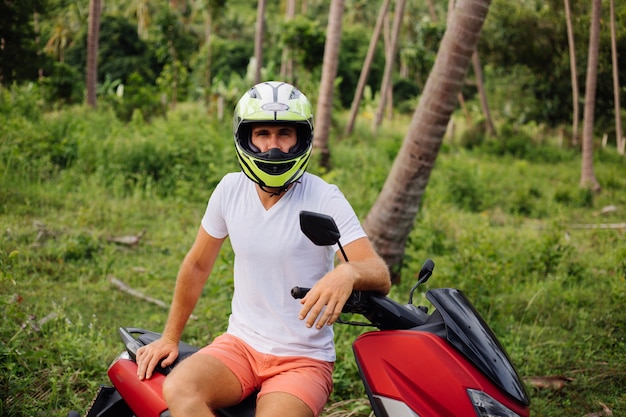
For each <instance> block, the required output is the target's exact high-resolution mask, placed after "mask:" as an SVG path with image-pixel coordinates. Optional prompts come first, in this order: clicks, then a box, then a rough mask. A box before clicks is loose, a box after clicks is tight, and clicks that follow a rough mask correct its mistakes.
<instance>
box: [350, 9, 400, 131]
mask: <svg viewBox="0 0 626 417" xmlns="http://www.w3.org/2000/svg"><path fill="white" fill-rule="evenodd" d="M389 3H391V0H383V3H382V5H381V6H380V10H379V12H378V19H377V20H376V26H375V27H374V33H372V38H371V39H370V45H369V48H368V49H367V55H366V56H365V62H363V68H362V69H361V75H360V76H359V82H358V84H357V86H356V91H355V92H354V99H353V100H352V106H351V107H350V118H349V119H348V124H347V126H346V135H351V134H352V131H353V130H354V122H355V121H356V115H357V113H358V112H359V105H360V104H361V99H362V98H363V90H364V89H365V83H367V77H368V76H369V72H370V68H371V67H372V62H373V61H374V53H375V52H376V44H377V43H378V39H379V38H380V31H381V30H382V27H383V22H384V20H385V18H386V17H387V10H388V9H389Z"/></svg>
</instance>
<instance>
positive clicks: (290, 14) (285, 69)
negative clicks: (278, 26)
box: [280, 0, 296, 83]
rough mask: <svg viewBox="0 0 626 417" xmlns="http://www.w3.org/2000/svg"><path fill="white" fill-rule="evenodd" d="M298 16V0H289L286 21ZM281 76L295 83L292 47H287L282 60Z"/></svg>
mask: <svg viewBox="0 0 626 417" xmlns="http://www.w3.org/2000/svg"><path fill="white" fill-rule="evenodd" d="M295 16H296V0H287V8H286V10H285V21H286V22H289V21H290V20H293V18H294V17H295ZM280 78H281V80H284V81H287V82H290V83H293V58H292V56H291V48H289V47H285V49H283V54H282V57H281V60H280Z"/></svg>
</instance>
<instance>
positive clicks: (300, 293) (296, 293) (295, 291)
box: [291, 287, 311, 300]
mask: <svg viewBox="0 0 626 417" xmlns="http://www.w3.org/2000/svg"><path fill="white" fill-rule="evenodd" d="M309 290H311V289H310V288H301V287H293V288H292V289H291V296H292V297H293V298H295V299H296V300H298V299H300V298H304V296H305V295H307V293H308V292H309Z"/></svg>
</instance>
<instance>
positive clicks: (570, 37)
mask: <svg viewBox="0 0 626 417" xmlns="http://www.w3.org/2000/svg"><path fill="white" fill-rule="evenodd" d="M563 3H564V7H565V23H566V26H567V43H568V44H569V66H570V72H571V74H572V111H573V115H572V144H573V145H575V146H576V145H578V119H579V118H580V116H579V112H580V110H579V107H580V106H579V105H578V101H579V98H578V71H577V70H576V48H575V44H574V29H573V28H572V14H571V11H570V5H569V0H563Z"/></svg>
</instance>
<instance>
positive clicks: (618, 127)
mask: <svg viewBox="0 0 626 417" xmlns="http://www.w3.org/2000/svg"><path fill="white" fill-rule="evenodd" d="M609 5H610V8H611V17H610V20H611V61H612V64H613V96H614V100H615V136H616V138H617V152H618V153H619V154H620V155H624V147H625V142H626V138H624V137H623V136H622V117H621V113H622V109H621V105H620V101H619V91H620V88H619V69H618V65H617V41H616V37H617V36H616V34H615V0H610V2H609Z"/></svg>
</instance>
